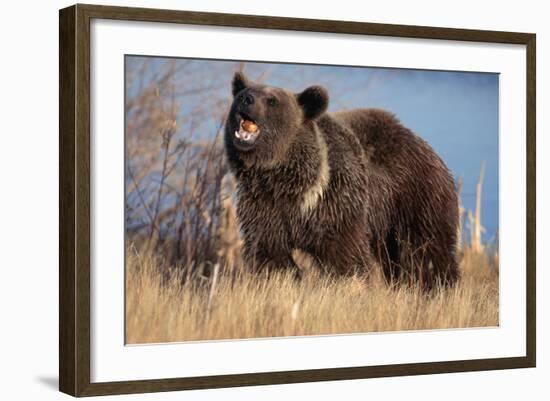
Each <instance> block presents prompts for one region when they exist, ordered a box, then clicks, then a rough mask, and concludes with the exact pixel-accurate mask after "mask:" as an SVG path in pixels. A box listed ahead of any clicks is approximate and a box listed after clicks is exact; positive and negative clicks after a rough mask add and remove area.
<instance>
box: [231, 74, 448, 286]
mask: <svg viewBox="0 0 550 401" xmlns="http://www.w3.org/2000/svg"><path fill="white" fill-rule="evenodd" d="M233 95H234V96H235V99H234V102H233V106H232V108H231V111H230V113H229V117H228V121H227V124H226V135H225V145H226V151H227V156H228V160H229V164H230V167H231V170H232V171H233V173H234V174H235V176H236V178H237V183H238V184H237V195H238V204H237V216H238V219H239V222H240V225H241V230H242V234H243V237H244V253H245V255H244V256H245V259H246V260H247V262H248V263H249V264H250V265H252V266H254V267H255V268H258V269H266V268H267V269H272V268H287V267H290V268H294V269H296V271H297V272H299V269H298V267H297V266H296V264H295V262H294V260H293V258H292V253H293V252H294V251H296V250H298V251H301V252H305V253H307V254H309V255H310V256H311V257H312V258H313V259H314V260H315V262H316V264H317V265H319V266H322V267H323V268H325V269H327V270H329V271H331V272H333V273H337V274H348V273H350V272H354V271H357V270H361V271H364V270H368V269H369V268H371V267H372V266H373V265H374V264H375V263H376V262H379V263H380V264H381V266H382V267H383V269H384V274H385V276H386V278H387V280H388V281H389V282H391V283H396V282H398V281H401V280H402V279H408V281H409V282H410V281H419V282H420V284H421V285H422V286H423V287H424V288H426V289H429V288H432V287H433V285H434V284H435V283H436V282H441V283H444V284H453V283H454V282H456V280H457V279H458V277H459V271H458V265H457V262H456V243H457V238H456V237H457V225H458V210H457V196H456V192H455V189H454V183H453V179H452V177H451V175H450V173H449V171H448V169H447V167H446V166H445V164H444V163H443V161H442V160H441V159H440V158H439V157H438V156H437V155H436V153H435V152H434V151H433V149H432V148H431V147H430V146H429V145H428V144H427V143H426V142H425V141H424V140H423V139H421V138H420V137H418V136H416V135H415V134H414V133H412V132H411V131H410V130H409V129H407V128H406V127H404V126H403V125H401V123H400V122H399V121H398V120H397V119H396V118H395V117H394V116H393V115H392V114H390V113H388V112H386V111H382V110H376V109H362V110H350V111H341V112H336V113H327V112H326V108H327V106H328V95H327V93H326V90H325V89H323V88H321V87H310V88H308V89H306V90H305V91H304V92H302V93H300V94H296V95H295V94H293V93H291V92H289V91H286V90H284V89H279V88H274V87H270V86H264V85H258V84H254V83H251V82H249V81H248V80H247V79H246V78H245V77H244V76H243V75H242V74H240V73H237V74H236V75H235V78H234V79H233ZM273 98H275V100H273ZM250 102H253V103H252V104H250ZM240 113H245V115H246V116H247V117H249V118H251V119H253V120H254V121H255V122H256V123H257V124H258V126H259V127H260V130H261V131H260V134H259V136H258V139H257V140H256V142H255V143H254V145H253V147H252V148H251V149H245V150H243V149H242V148H240V147H239V146H238V143H237V142H238V141H236V140H235V137H234V132H235V130H236V129H238V120H239V116H240V115H241V114H240ZM323 147H324V148H325V149H324V153H323ZM323 157H325V160H323ZM327 161H328V166H325V167H326V168H325V169H323V163H325V164H326V162H327ZM322 171H325V172H326V173H327V174H325V173H323V174H321V173H320V172H322ZM323 180H324V181H323ZM311 196H312V197H311Z"/></svg>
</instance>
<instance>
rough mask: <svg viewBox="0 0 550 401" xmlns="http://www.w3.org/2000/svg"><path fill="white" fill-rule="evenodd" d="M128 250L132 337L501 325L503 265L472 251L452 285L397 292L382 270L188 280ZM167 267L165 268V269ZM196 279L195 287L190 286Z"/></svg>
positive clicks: (137, 339) (135, 339)
mask: <svg viewBox="0 0 550 401" xmlns="http://www.w3.org/2000/svg"><path fill="white" fill-rule="evenodd" d="M161 265H162V264H161V263H158V262H157V261H155V258H154V257H152V256H142V255H139V254H138V253H137V252H136V251H135V250H133V249H132V250H130V251H129V252H128V260H127V276H126V277H127V279H126V285H127V288H126V291H127V293H126V297H127V298H126V301H127V302H126V308H127V310H126V325H127V326H126V328H127V330H126V332H127V339H126V340H127V342H128V343H131V344H136V343H159V342H173V341H189V340H214V339H237V338H258V337H280V336H302V335H319V334H337V333H360V332H361V333H364V332H375V331H396V330H423V329H441V328H463V327H486V326H497V325H498V321H499V312H498V305H499V302H498V268H497V267H496V266H497V265H498V263H497V261H495V260H491V259H490V258H489V257H487V256H486V255H484V254H474V253H472V252H470V251H468V250H466V252H465V255H464V258H463V261H462V271H463V277H462V280H461V281H460V284H459V285H458V286H456V287H455V288H452V289H447V290H436V291H434V292H433V293H431V294H425V293H422V292H421V291H420V290H419V289H418V288H416V287H409V288H406V287H402V288H398V289H390V288H388V286H387V285H386V284H385V283H384V281H383V279H382V278H381V277H380V276H379V275H378V274H372V275H371V277H368V278H367V277H360V276H355V277H349V278H344V279H342V278H339V279H334V278H332V277H329V276H326V275H320V274H318V273H315V272H309V273H308V274H306V276H305V278H304V279H303V280H301V281H296V280H295V279H293V278H292V277H291V276H290V275H285V274H280V275H275V276H271V277H270V278H266V277H259V276H254V275H252V274H249V273H246V272H240V273H233V274H231V275H230V274H227V273H226V274H220V275H218V276H217V279H216V280H215V281H216V284H215V286H214V287H213V286H212V282H213V281H214V280H212V279H211V278H206V277H204V278H201V279H198V280H192V281H188V283H190V284H187V285H185V284H182V282H183V281H182V275H183V274H182V273H180V274H178V273H174V271H181V270H178V269H174V268H168V269H167V268H162V269H159V266H161ZM162 271H164V273H163V272H162ZM191 283H192V284H191Z"/></svg>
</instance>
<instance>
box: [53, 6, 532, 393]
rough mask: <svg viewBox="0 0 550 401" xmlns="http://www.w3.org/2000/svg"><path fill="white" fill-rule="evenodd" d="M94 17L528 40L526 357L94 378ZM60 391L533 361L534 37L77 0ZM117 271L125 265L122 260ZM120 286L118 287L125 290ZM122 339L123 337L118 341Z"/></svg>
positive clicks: (63, 88) (309, 378) (65, 140)
mask: <svg viewBox="0 0 550 401" xmlns="http://www.w3.org/2000/svg"><path fill="white" fill-rule="evenodd" d="M94 20H109V21H130V22H140V23H161V24H185V25H192V26H200V27H204V28H208V27H217V28H240V29H249V30H274V31H284V32H286V33H287V34H289V35H291V34H292V33H298V32H302V33H303V32H308V33H309V34H310V35H316V34H317V35H321V34H342V35H356V36H359V37H361V36H371V37H376V38H385V37H390V38H404V39H427V40H437V41H454V42H456V43H464V42H477V43H492V44H502V45H520V46H523V47H525V54H526V58H525V71H526V82H525V89H526V93H525V99H526V119H525V122H524V124H525V133H526V135H525V143H526V155H525V160H526V166H525V171H526V177H525V180H526V194H525V202H526V215H525V230H526V231H525V233H526V242H525V255H526V260H525V301H524V302H525V327H524V338H525V345H524V346H525V355H522V356H512V357H509V356H503V357H493V358H479V359H456V360H441V361H430V362H413V363H398V364H380V365H369V366H344V367H342V366H339V367H324V368H319V369H307V370H303V369H300V370H282V371H269V372H264V371H258V372H247V373H236V374H235V373H233V374H222V375H199V376H188V377H176V378H173V377H166V378H155V379H136V380H117V381H93V380H92V375H91V366H92V364H93V356H92V351H91V349H92V345H93V338H92V337H93V335H92V327H91V326H92V324H93V323H92V318H93V317H92V312H91V309H92V306H91V303H92V296H93V293H92V291H91V285H92V282H93V279H92V268H93V267H92V263H91V258H92V253H93V244H92V235H91V219H92V217H91V216H92V213H93V207H94V205H93V196H92V193H91V180H92V178H91V177H92V175H93V169H94V166H93V163H92V162H91V144H92V143H93V138H92V128H91V125H92V115H91V114H92V111H91V108H92V102H91V93H92V78H91V76H92V71H91V69H92V68H93V65H92V63H91V52H92V40H91V29H90V27H91V24H92V21H94ZM59 30H60V34H59V60H60V63H59V113H60V114H59V130H60V132H59V138H60V142H59V151H60V164H59V172H60V173H59V179H60V186H59V227H60V235H59V258H60V262H59V284H60V285H59V389H60V391H62V392H64V393H67V394H70V395H73V396H94V395H107V394H126V393H144V392H157V391H175V390H190V389H208V388H221V387H236V386H252V385H268V384H283V383H300V382H316V381H326V380H349V379H364V378H377V377H391V376H403V375H423V374H435V373H451V372H467V371H481V370H496V369H512V368H529V367H535V366H536V271H535V269H536V268H535V251H536V232H535V231H536V229H535V219H536V183H535V182H536V165H535V159H536V152H535V145H536V128H535V121H536V93H535V83H536V36H535V35H534V34H530V33H515V32H496V31H483V30H468V29H452V28H436V27H421V26H405V25H393V24H374V23H364V22H351V21H329V20H313V19H300V18H285V17H268V16H256V15H238V14H220V13H203V12H192V11H175V10H157V9H142V8H126V7H111V6H97V5H83V4H77V5H74V6H71V7H68V8H65V9H62V10H60V14H59ZM121 268H122V267H121ZM122 290H123V289H121V291H122ZM121 324H122V323H121ZM122 345H123V344H122Z"/></svg>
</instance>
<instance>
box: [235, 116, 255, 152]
mask: <svg viewBox="0 0 550 401" xmlns="http://www.w3.org/2000/svg"><path fill="white" fill-rule="evenodd" d="M238 120H239V128H238V129H237V130H235V139H236V144H237V145H240V147H243V148H249V147H250V146H252V145H253V144H254V142H256V139H258V135H259V134H260V128H259V127H258V124H257V123H256V122H254V121H253V120H252V119H251V118H249V117H248V116H245V115H241V116H239V119H238Z"/></svg>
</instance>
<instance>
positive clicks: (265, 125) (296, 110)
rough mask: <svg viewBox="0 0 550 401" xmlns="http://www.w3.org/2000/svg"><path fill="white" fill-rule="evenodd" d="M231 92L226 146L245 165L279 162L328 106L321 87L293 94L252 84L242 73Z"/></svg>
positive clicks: (230, 153) (234, 82) (233, 83)
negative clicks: (231, 101)
mask: <svg viewBox="0 0 550 401" xmlns="http://www.w3.org/2000/svg"><path fill="white" fill-rule="evenodd" d="M232 92H233V104H232V106H231V109H230V111H229V115H228V118H227V122H226V129H225V144H226V147H227V149H228V152H229V155H230V157H232V156H233V157H237V158H238V159H240V160H242V161H243V162H244V163H245V164H246V165H248V166H251V165H255V166H264V167H268V166H274V165H277V164H278V163H279V162H282V161H283V160H284V157H285V155H286V154H287V152H288V149H289V147H290V146H291V145H292V144H293V143H294V142H295V141H299V140H301V139H304V138H305V136H304V135H307V133H308V132H309V133H311V129H312V123H313V121H314V120H315V119H316V118H318V117H319V116H321V115H322V114H323V113H324V112H325V111H326V109H327V107H328V94H327V91H326V90H325V89H324V88H323V87H321V86H311V87H309V88H307V89H305V90H304V91H303V92H301V93H298V94H294V93H292V92H290V91H288V90H286V89H281V88H276V87H273V86H267V85H262V84H258V83H254V82H251V81H249V80H248V79H247V78H246V77H245V76H244V74H242V73H241V72H237V73H236V74H235V76H234V77H233V82H232Z"/></svg>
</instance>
